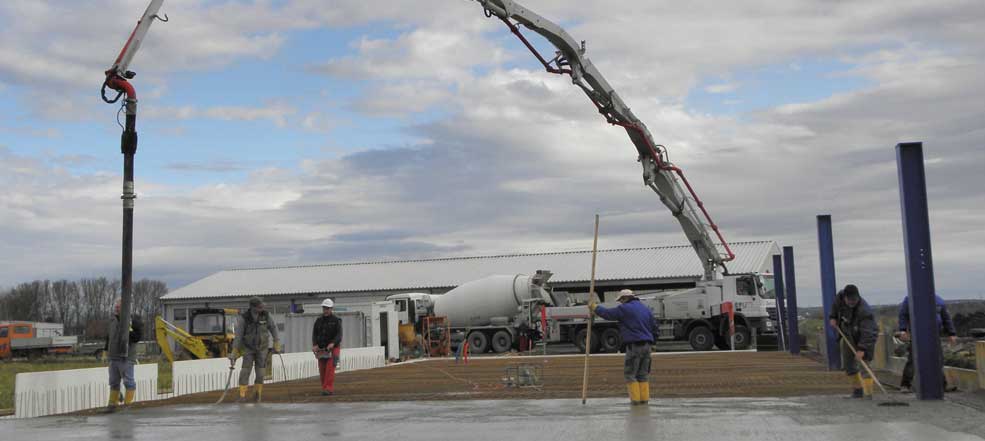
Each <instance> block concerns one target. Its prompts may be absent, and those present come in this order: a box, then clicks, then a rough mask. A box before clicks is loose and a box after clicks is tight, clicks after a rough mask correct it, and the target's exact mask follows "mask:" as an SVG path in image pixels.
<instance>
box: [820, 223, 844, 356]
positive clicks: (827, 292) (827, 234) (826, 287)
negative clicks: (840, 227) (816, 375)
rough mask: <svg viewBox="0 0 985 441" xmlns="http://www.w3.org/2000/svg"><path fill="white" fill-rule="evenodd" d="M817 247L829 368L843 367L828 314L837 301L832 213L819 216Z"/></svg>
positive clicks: (836, 338) (836, 337)
mask: <svg viewBox="0 0 985 441" xmlns="http://www.w3.org/2000/svg"><path fill="white" fill-rule="evenodd" d="M817 249H818V254H819V255H820V257H821V304H822V305H823V306H824V320H823V322H824V342H825V347H826V349H827V352H825V353H826V354H828V369H829V370H840V369H841V353H840V351H839V350H838V336H837V334H835V330H834V328H832V327H831V325H829V324H828V315H829V314H831V306H832V305H834V302H835V290H837V288H836V286H837V285H836V284H835V247H834V239H833V234H832V232H831V215H830V214H819V215H818V216H817Z"/></svg>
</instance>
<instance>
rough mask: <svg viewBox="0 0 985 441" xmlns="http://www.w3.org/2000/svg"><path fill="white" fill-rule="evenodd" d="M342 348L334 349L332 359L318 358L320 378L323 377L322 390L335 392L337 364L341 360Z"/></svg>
mask: <svg viewBox="0 0 985 441" xmlns="http://www.w3.org/2000/svg"><path fill="white" fill-rule="evenodd" d="M339 352H341V348H339V347H338V346H336V347H334V348H332V358H321V357H318V376H319V377H321V390H325V391H329V392H335V362H336V361H337V360H338V359H339Z"/></svg>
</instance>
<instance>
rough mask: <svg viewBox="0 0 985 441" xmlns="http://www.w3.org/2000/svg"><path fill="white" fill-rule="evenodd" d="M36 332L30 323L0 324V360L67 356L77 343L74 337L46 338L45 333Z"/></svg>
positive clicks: (50, 336)
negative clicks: (53, 355)
mask: <svg viewBox="0 0 985 441" xmlns="http://www.w3.org/2000/svg"><path fill="white" fill-rule="evenodd" d="M38 331H39V329H38V328H37V327H36V326H35V325H34V324H33V323H30V322H6V323H0V359H8V358H12V357H28V358H36V357H40V356H42V355H47V354H68V353H71V352H72V351H73V350H74V348H75V345H76V344H77V343H78V341H79V339H78V337H75V336H69V337H64V336H60V335H47V336H46V335H45V334H47V333H45V332H41V333H39V332H38ZM39 335H41V336H39Z"/></svg>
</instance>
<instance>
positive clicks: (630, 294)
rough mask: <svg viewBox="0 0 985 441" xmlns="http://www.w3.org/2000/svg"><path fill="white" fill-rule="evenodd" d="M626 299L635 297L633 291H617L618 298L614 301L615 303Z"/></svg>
mask: <svg viewBox="0 0 985 441" xmlns="http://www.w3.org/2000/svg"><path fill="white" fill-rule="evenodd" d="M627 297H629V298H634V297H636V295H635V294H633V290H631V289H624V290H622V291H619V297H616V300H617V301H621V300H622V299H624V298H627Z"/></svg>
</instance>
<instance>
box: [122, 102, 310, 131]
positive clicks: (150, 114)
mask: <svg viewBox="0 0 985 441" xmlns="http://www.w3.org/2000/svg"><path fill="white" fill-rule="evenodd" d="M297 112H298V110H297V109H296V108H294V107H293V106H290V105H288V104H286V103H280V102H274V103H270V104H268V105H266V106H263V107H247V106H214V107H207V108H204V109H201V108H197V107H195V106H181V107H167V106H164V107H161V106H153V105H150V106H147V107H146V108H145V109H143V110H141V117H142V118H151V119H178V120H189V119H196V118H210V119H217V120H222V121H259V120H267V121H269V122H271V123H273V124H274V125H276V126H277V127H281V128H283V127H287V125H288V117H290V116H292V115H294V114H296V113H297Z"/></svg>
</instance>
